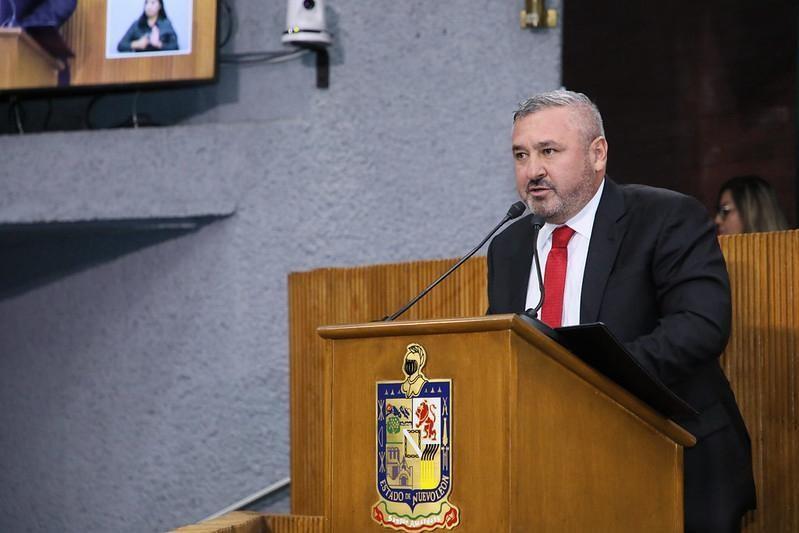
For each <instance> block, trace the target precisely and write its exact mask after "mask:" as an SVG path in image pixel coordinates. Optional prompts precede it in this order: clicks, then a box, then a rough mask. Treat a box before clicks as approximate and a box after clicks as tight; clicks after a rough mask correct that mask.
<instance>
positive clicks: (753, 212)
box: [718, 176, 788, 233]
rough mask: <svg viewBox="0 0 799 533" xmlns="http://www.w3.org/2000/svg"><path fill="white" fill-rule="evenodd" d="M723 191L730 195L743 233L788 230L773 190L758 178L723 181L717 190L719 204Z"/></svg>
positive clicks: (747, 177) (749, 177)
mask: <svg viewBox="0 0 799 533" xmlns="http://www.w3.org/2000/svg"><path fill="white" fill-rule="evenodd" d="M724 191H730V194H731V195H732V201H733V202H735V208H736V209H738V213H739V214H740V216H741V222H742V223H743V226H744V233H754V232H760V231H780V230H784V229H788V222H787V221H786V219H785V215H784V214H783V213H782V210H781V209H780V206H779V203H778V202H777V194H776V193H775V192H774V188H773V187H772V186H771V185H770V184H769V183H768V182H767V181H766V180H764V179H763V178H761V177H760V176H738V177H735V178H732V179H729V180H727V181H725V182H724V184H723V185H722V186H721V190H719V198H718V200H719V203H720V201H721V195H722V194H724Z"/></svg>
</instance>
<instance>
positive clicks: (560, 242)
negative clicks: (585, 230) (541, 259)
mask: <svg viewBox="0 0 799 533" xmlns="http://www.w3.org/2000/svg"><path fill="white" fill-rule="evenodd" d="M572 235H574V230H573V229H571V228H570V227H569V226H560V227H559V228H557V229H555V231H553V232H552V249H551V250H549V255H548V256H547V267H546V270H545V271H544V307H543V309H542V310H541V320H542V321H543V322H544V323H545V324H547V325H549V326H551V327H553V328H558V327H560V324H561V320H562V318H563V289H564V288H565V287H566V263H567V262H568V259H569V251H568V250H567V249H566V246H567V245H568V244H569V240H570V239H571V238H572Z"/></svg>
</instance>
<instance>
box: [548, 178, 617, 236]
mask: <svg viewBox="0 0 799 533" xmlns="http://www.w3.org/2000/svg"><path fill="white" fill-rule="evenodd" d="M604 188H605V178H602V181H601V182H600V184H599V188H598V189H597V190H596V192H595V193H594V196H593V197H592V198H591V199H590V200H589V201H588V203H587V204H585V205H584V206H583V208H582V209H580V211H579V212H578V213H577V214H576V215H574V216H573V217H571V218H570V219H569V220H567V221H566V222H565V223H564V224H565V225H566V226H569V227H570V228H571V229H573V230H574V232H575V233H577V234H579V235H581V236H583V237H585V238H586V239H588V241H590V240H591V230H593V228H594V218H596V210H597V209H598V208H599V200H600V199H601V198H602V191H603V190H604ZM564 224H550V223H549V222H547V223H545V224H544V225H543V227H542V228H541V231H540V232H539V239H541V240H540V242H547V239H549V238H550V236H551V235H552V232H553V231H555V229H556V228H558V227H559V226H562V225H564Z"/></svg>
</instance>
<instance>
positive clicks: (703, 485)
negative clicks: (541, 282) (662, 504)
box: [488, 179, 755, 532]
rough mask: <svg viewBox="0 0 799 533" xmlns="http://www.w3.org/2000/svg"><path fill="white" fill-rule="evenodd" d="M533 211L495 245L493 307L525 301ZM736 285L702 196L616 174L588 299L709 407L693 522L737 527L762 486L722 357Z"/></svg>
mask: <svg viewBox="0 0 799 533" xmlns="http://www.w3.org/2000/svg"><path fill="white" fill-rule="evenodd" d="M529 218H530V217H529V216H528V217H525V218H523V219H521V220H519V221H517V222H516V223H514V224H512V225H511V226H510V227H509V228H507V229H506V230H505V231H504V232H502V233H501V234H500V235H499V236H497V237H496V238H495V239H494V240H493V241H492V242H491V245H490V246H489V251H488V299H489V310H488V312H489V313H520V312H522V311H524V304H525V298H526V294H527V283H528V280H529V276H530V268H531V264H532V257H533V247H534V243H533V240H532V239H533V233H532V226H531V224H530V220H529ZM730 308H731V305H730V287H729V279H728V276H727V268H726V266H725V263H724V258H723V257H722V255H721V250H720V249H719V245H718V240H717V238H716V232H715V228H714V227H713V224H712V222H711V221H710V218H709V217H708V215H707V211H706V210H705V209H704V207H703V206H702V205H701V204H700V203H699V202H698V201H696V200H695V199H693V198H691V197H688V196H685V195H682V194H679V193H676V192H673V191H668V190H665V189H656V188H653V187H647V186H643V185H617V184H616V183H614V182H613V181H611V180H610V179H606V180H605V188H604V190H603V192H602V198H601V200H600V203H599V207H598V209H597V213H596V218H595V220H594V227H593V231H592V234H591V241H590V243H589V248H588V258H587V261H586V266H585V274H584V278H583V287H582V293H581V302H580V322H581V323H589V322H604V323H605V324H606V325H607V326H608V328H609V329H610V330H611V331H612V332H613V334H614V335H615V336H616V337H617V338H618V339H619V340H620V341H621V342H622V343H624V345H625V347H626V348H627V349H628V350H629V351H630V352H631V353H632V354H633V356H634V357H635V358H636V359H637V360H638V361H639V362H640V363H641V364H642V365H643V366H644V367H645V368H646V369H647V370H649V372H650V373H652V374H653V375H655V376H657V377H658V378H659V379H660V380H661V381H662V382H663V383H665V384H666V385H667V386H668V387H669V388H670V389H671V390H673V391H674V392H675V393H676V394H677V395H678V396H680V397H681V398H683V399H684V400H685V401H687V402H688V403H689V404H691V405H692V406H693V407H694V408H695V409H696V410H697V411H699V413H700V414H699V416H697V417H692V418H686V419H680V420H676V422H677V423H679V424H680V425H682V426H683V427H685V428H686V429H687V430H688V431H690V432H691V433H693V434H694V435H695V436H696V437H697V444H696V446H694V447H693V448H688V449H686V450H685V456H684V464H685V515H686V531H703V532H709V531H728V530H730V528H734V524H735V523H736V521H738V520H739V518H740V516H741V515H742V514H743V513H744V512H745V511H746V509H750V508H754V505H755V490H754V482H753V478H752V460H751V450H750V442H749V435H748V433H747V431H746V426H745V425H744V422H743V419H742V418H741V415H740V412H739V410H738V406H737V404H736V402H735V397H734V395H733V392H732V390H731V388H730V385H729V382H728V381H727V379H726V377H725V376H724V373H723V372H722V370H721V367H720V366H719V362H718V357H719V354H721V352H722V351H723V350H724V347H725V346H726V344H727V339H728V337H729V330H730V314H731V313H730Z"/></svg>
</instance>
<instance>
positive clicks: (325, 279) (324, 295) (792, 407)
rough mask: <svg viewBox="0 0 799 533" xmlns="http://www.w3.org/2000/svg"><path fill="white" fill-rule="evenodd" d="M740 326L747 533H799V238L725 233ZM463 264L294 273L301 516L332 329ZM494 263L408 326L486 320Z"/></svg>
mask: <svg viewBox="0 0 799 533" xmlns="http://www.w3.org/2000/svg"><path fill="white" fill-rule="evenodd" d="M720 242H721V246H722V250H723V252H724V255H725V257H726V259H727V266H728V269H729V271H730V279H731V282H732V294H733V330H732V335H731V338H730V343H729V345H728V347H727V350H726V351H725V354H724V355H723V358H722V363H723V365H724V368H725V371H726V372H727V375H728V376H729V378H730V382H731V383H732V386H733V389H734V390H735V393H736V396H737V398H738V402H739V404H740V405H741V410H742V412H743V415H744V418H745V419H746V422H747V425H748V427H749V430H750V433H751V435H752V441H753V454H754V463H755V481H756V483H757V490H758V500H759V509H758V510H757V511H755V512H753V513H750V514H749V515H748V516H747V518H746V525H745V528H744V531H746V532H747V533H755V532H757V533H771V532H775V531H799V381H798V379H797V378H799V376H798V375H797V366H798V365H797V353H799V301H797V299H796V297H797V296H799V294H797V292H799V231H788V232H779V233H770V234H751V235H737V236H730V237H722V238H721V239H720ZM452 263H454V260H435V261H419V262H413V263H404V264H391V265H376V266H366V267H356V268H341V269H330V268H328V269H320V270H315V271H312V272H301V273H293V274H291V275H290V276H289V319H290V328H289V329H290V340H289V350H290V359H291V361H290V366H291V413H292V417H291V442H292V447H291V451H292V458H291V472H292V512H294V513H295V514H315V515H321V514H323V513H324V508H323V503H324V502H323V498H322V483H321V479H322V468H323V464H322V458H323V450H322V449H321V446H322V439H321V431H322V426H321V424H322V416H321V415H320V413H321V408H322V407H321V406H322V397H321V390H320V389H321V384H322V371H323V369H322V365H321V361H322V350H323V346H324V345H323V343H322V339H321V338H319V337H318V336H317V335H316V328H317V327H318V326H320V325H325V324H343V323H357V322H368V321H370V320H376V319H380V318H381V317H383V316H385V315H388V314H390V313H391V312H393V311H394V310H396V309H398V308H399V307H400V306H401V305H403V304H404V303H405V302H406V301H407V300H409V299H410V298H411V297H413V296H414V295H415V294H416V293H417V292H418V291H420V290H421V289H422V288H424V287H425V286H426V285H427V284H429V283H430V282H432V281H433V280H434V279H436V278H437V277H438V276H439V275H440V274H441V273H442V272H444V271H445V270H446V269H447V268H448V267H449V266H450V265H451V264H452ZM485 278H486V266H485V259H484V258H475V259H472V260H470V261H468V262H467V263H465V264H464V266H463V268H462V269H461V270H460V271H459V272H457V273H456V274H455V275H454V276H453V277H452V278H450V279H448V280H447V281H445V282H444V283H443V284H442V285H441V286H439V287H437V288H436V289H435V290H434V291H433V292H431V293H430V294H429V295H428V296H427V298H426V299H424V300H422V301H421V302H420V303H419V304H418V305H417V306H416V307H415V308H413V309H411V310H410V311H409V312H408V313H407V314H406V315H403V316H402V317H400V319H409V320H410V319H428V318H447V317H464V316H477V315H482V314H484V313H485V310H486V308H487V307H488V301H487V296H486V291H485Z"/></svg>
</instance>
